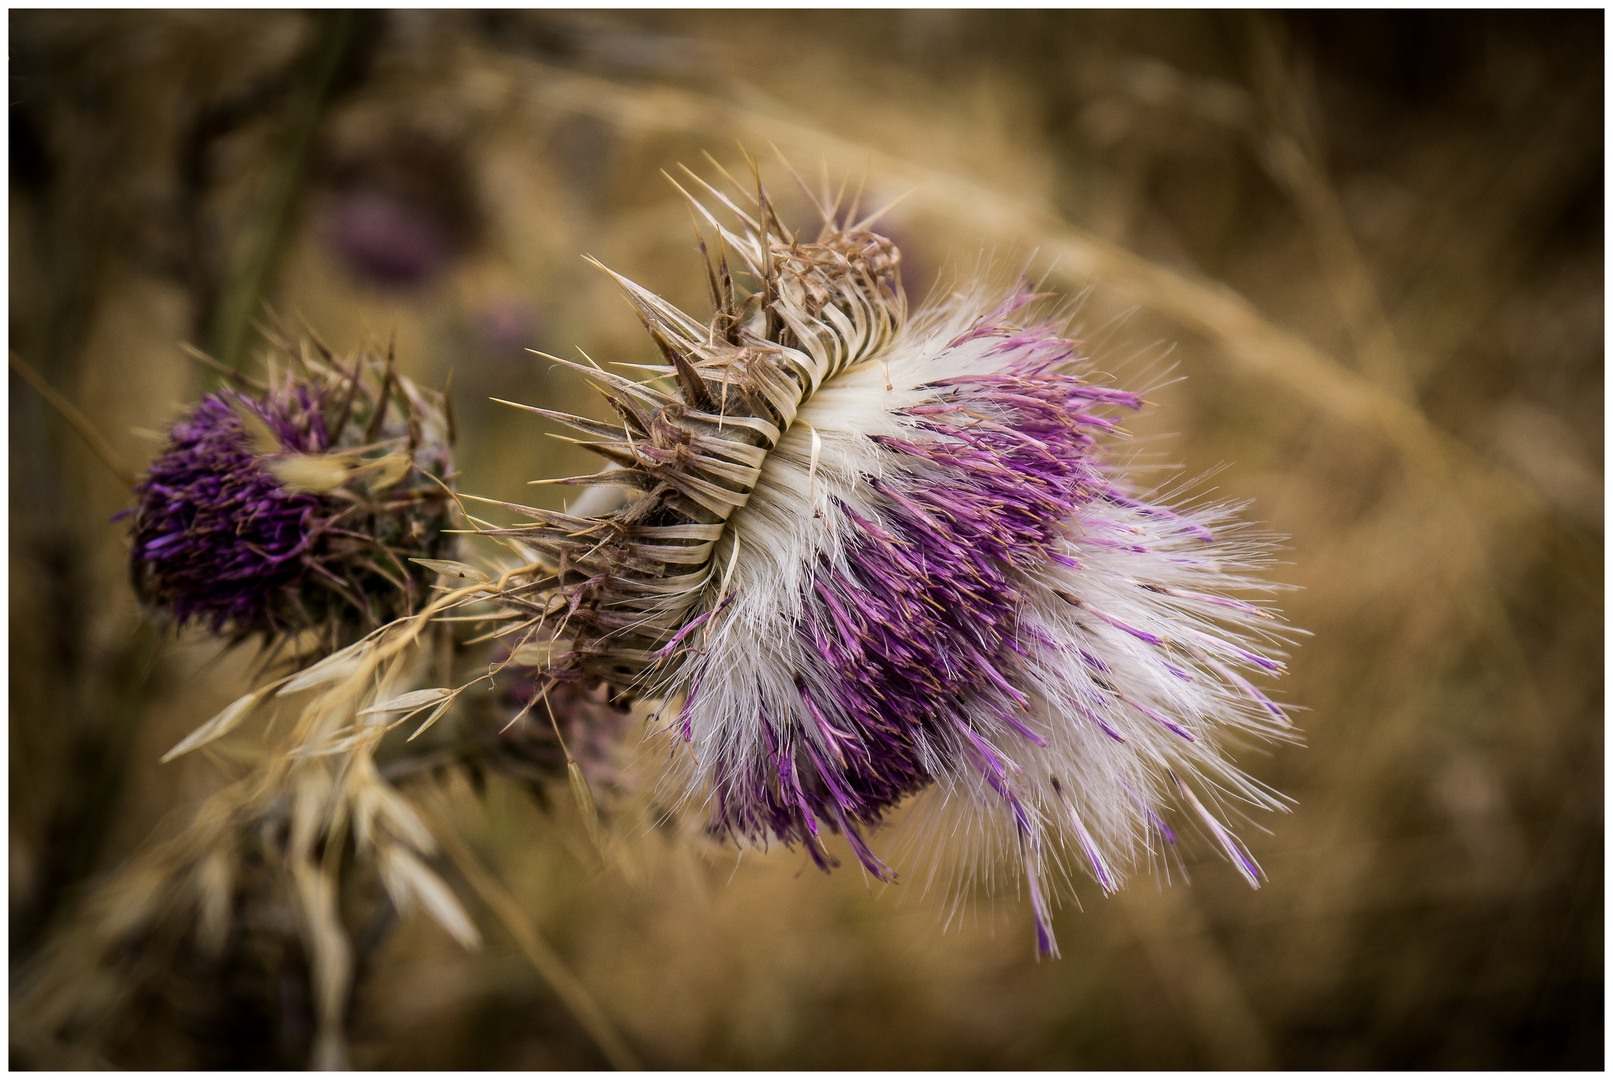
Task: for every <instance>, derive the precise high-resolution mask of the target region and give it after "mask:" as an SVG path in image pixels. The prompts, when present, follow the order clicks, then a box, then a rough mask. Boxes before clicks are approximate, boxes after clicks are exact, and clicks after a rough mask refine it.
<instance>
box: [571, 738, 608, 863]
mask: <svg viewBox="0 0 1613 1080" xmlns="http://www.w3.org/2000/svg"><path fill="white" fill-rule="evenodd" d="M566 776H567V777H568V778H569V779H570V781H571V797H572V798H573V799H574V800H576V803H577V812H578V813H579V814H581V815H582V825H583V829H584V830H585V831H586V832H587V833H588V840H589V842H590V843H592V844H593V845H594V850H595V851H597V852H599V853H600V855H601V856H603V855H604V854H605V841H604V837H603V836H602V835H601V834H600V831H599V810H598V808H597V807H595V805H594V791H593V789H592V788H590V787H589V786H588V778H587V777H585V776H583V774H582V766H581V765H578V764H577V761H576V759H575V758H573V757H571V756H570V755H567V757H566Z"/></svg>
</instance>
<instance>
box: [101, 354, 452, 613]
mask: <svg viewBox="0 0 1613 1080" xmlns="http://www.w3.org/2000/svg"><path fill="white" fill-rule="evenodd" d="M305 363H306V365H307V366H306V368H305V372H306V376H307V377H306V378H305V379H303V380H302V381H299V382H295V383H292V382H287V383H286V384H285V385H283V386H281V387H279V388H278V389H273V390H270V391H268V392H266V393H265V394H263V395H262V396H261V397H256V398H255V397H251V396H249V395H247V394H245V393H243V392H242V391H240V390H235V389H223V390H220V391H218V392H216V393H214V394H210V395H208V396H207V397H205V398H203V399H202V401H201V402H199V403H198V404H197V405H196V407H195V408H194V409H192V410H191V411H190V413H189V414H188V415H186V416H185V417H183V418H182V419H180V420H179V421H178V422H177V423H176V424H175V425H174V427H173V430H172V433H171V435H170V438H169V442H168V445H167V447H166V448H165V449H164V451H163V453H162V454H161V455H160V456H159V457H158V458H157V459H156V461H154V462H153V463H152V465H151V468H150V470H149V471H148V473H147V474H146V476H145V478H144V479H143V480H142V481H141V482H140V483H139V484H138V485H137V486H136V488H135V495H136V497H137V498H138V500H139V502H138V504H137V505H136V506H135V507H134V509H133V510H132V511H131V512H132V514H133V524H132V533H133V536H132V545H131V551H130V572H131V576H132V578H133V580H134V585H135V590H136V593H137V594H138V595H139V597H140V598H141V601H142V602H143V603H144V604H145V605H146V607H147V608H148V609H149V610H151V611H152V612H153V613H155V614H157V615H159V616H160V617H162V618H164V619H167V620H170V621H172V622H173V623H175V624H176V625H179V626H185V625H192V624H193V625H198V626H201V627H204V628H206V629H207V630H208V631H210V632H212V633H214V634H225V633H229V634H232V635H234V636H237V637H245V636H247V635H250V634H252V633H258V632H261V633H265V634H295V633H298V632H300V631H303V630H309V629H318V630H320V631H321V632H322V633H324V634H325V635H326V636H327V637H328V638H329V639H330V640H332V641H340V640H345V639H348V638H351V637H353V636H354V635H355V634H356V633H358V632H360V631H362V630H364V629H367V628H370V627H373V626H375V625H379V624H380V623H382V622H385V621H387V620H389V619H391V618H395V617H397V616H398V615H401V614H404V613H406V612H407V611H409V610H411V609H412V608H413V607H414V606H415V604H416V603H417V602H418V600H419V598H420V597H421V596H422V595H423V594H424V591H425V588H426V587H427V585H426V583H427V580H428V578H429V577H430V575H429V574H428V573H427V572H426V571H424V570H423V569H422V568H420V567H419V566H416V565H414V564H412V563H411V562H409V560H410V559H411V558H431V557H436V556H438V555H440V554H441V553H442V552H443V551H444V550H445V547H446V545H447V543H448V538H447V537H445V536H444V535H443V529H444V528H445V527H446V526H447V524H448V518H447V507H446V494H445V492H444V491H443V489H442V488H441V486H440V485H439V484H438V483H437V482H436V481H434V480H432V479H431V477H432V476H436V477H443V476H446V475H448V474H449V472H450V469H451V457H450V451H449V448H448V445H447V436H446V427H445V420H444V416H443V414H442V412H441V406H440V404H433V403H432V402H431V401H429V400H428V399H427V398H426V397H425V396H424V395H423V394H422V392H421V391H419V390H418V389H416V388H414V387H413V386H412V384H408V383H406V382H404V381H403V380H401V378H400V377H399V376H397V375H396V374H395V373H394V372H392V371H391V370H390V367H388V368H387V369H386V371H385V373H384V374H382V375H380V376H379V383H380V385H381V389H380V391H379V393H378V392H377V391H376V390H375V389H374V388H372V387H370V386H367V385H366V384H365V378H366V376H368V377H369V378H370V381H372V382H373V381H377V376H376V375H375V372H376V371H378V370H379V368H378V367H377V364H376V361H375V358H373V357H364V358H360V360H358V361H356V362H355V363H354V365H353V366H352V370H351V371H350V372H348V371H341V370H339V369H335V368H330V367H327V366H325V365H322V364H320V363H318V362H317V361H307V362H305ZM387 395H392V396H391V397H388V396H387ZM378 400H379V401H380V402H381V404H379V405H378V404H377V401H378ZM388 402H391V403H393V409H392V411H393V412H394V416H393V417H392V418H391V419H388V418H387V416H386V413H387V410H388V404H387V403H388ZM389 451H390V453H389ZM288 462H289V463H290V466H291V468H292V469H294V468H295V467H296V466H297V465H299V464H303V465H307V466H309V467H311V468H312V469H313V470H314V471H315V472H314V477H313V478H312V479H310V478H309V477H307V476H304V475H303V474H302V473H300V472H294V471H288V466H287V464H286V463H288Z"/></svg>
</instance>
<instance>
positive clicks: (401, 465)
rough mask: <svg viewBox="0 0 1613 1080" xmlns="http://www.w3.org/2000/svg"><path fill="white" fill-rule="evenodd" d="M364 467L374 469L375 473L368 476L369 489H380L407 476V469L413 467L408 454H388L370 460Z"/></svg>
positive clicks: (412, 461) (411, 459)
mask: <svg viewBox="0 0 1613 1080" xmlns="http://www.w3.org/2000/svg"><path fill="white" fill-rule="evenodd" d="M365 468H366V469H374V470H375V475H374V476H372V477H370V490H371V491H382V490H385V489H386V488H389V487H391V486H392V485H393V484H396V483H397V482H398V481H399V480H402V479H403V478H404V477H405V476H408V475H409V470H410V469H412V468H414V459H413V458H411V457H410V456H409V455H408V454H401V453H394V454H388V455H386V456H385V457H382V458H377V459H376V460H375V461H373V462H370V463H369V464H368V465H366V466H365Z"/></svg>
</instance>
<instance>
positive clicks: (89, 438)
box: [10, 353, 135, 490]
mask: <svg viewBox="0 0 1613 1080" xmlns="http://www.w3.org/2000/svg"><path fill="white" fill-rule="evenodd" d="M10 357H11V370H13V371H15V372H16V373H17V374H18V375H21V376H22V379H23V382H25V383H27V384H28V385H29V386H31V387H33V388H34V389H35V390H37V391H38V392H39V396H40V397H42V398H44V399H45V400H46V401H47V402H49V403H50V407H51V408H53V409H55V410H56V411H57V412H58V413H59V414H61V418H62V419H63V420H65V421H67V425H68V426H69V427H71V428H72V429H73V430H74V431H76V432H78V437H79V438H81V439H83V440H84V444H85V445H86V446H87V447H89V450H90V453H92V454H94V455H95V456H96V457H97V458H99V459H100V460H101V464H102V465H105V466H106V467H107V468H108V469H110V470H111V471H112V475H113V476H115V477H117V478H118V483H120V484H122V485H123V486H124V487H126V488H129V489H130V490H133V489H134V485H135V475H134V470H133V469H131V468H129V466H128V465H127V464H126V463H125V462H124V460H123V458H122V457H121V456H119V454H118V452H117V451H116V450H114V449H112V444H111V443H109V442H107V441H106V436H104V435H102V434H101V433H100V432H99V431H97V430H96V428H95V425H94V424H92V423H90V421H89V417H87V416H85V415H84V414H83V413H81V412H79V411H78V406H76V405H74V404H73V403H72V402H71V401H68V400H67V398H65V397H63V396H62V394H61V393H60V392H58V391H57V389H56V388H55V387H54V386H52V385H50V383H49V382H47V381H46V380H45V377H44V376H43V375H41V374H39V372H37V371H35V370H34V369H33V368H32V367H30V366H29V365H28V362H27V361H26V360H24V359H23V358H22V357H20V356H18V355H17V354H16V353H11V354H10Z"/></svg>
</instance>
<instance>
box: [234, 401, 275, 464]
mask: <svg viewBox="0 0 1613 1080" xmlns="http://www.w3.org/2000/svg"><path fill="white" fill-rule="evenodd" d="M230 408H231V409H233V410H235V415H236V416H238V417H239V418H240V420H241V426H243V427H245V428H246V434H247V438H248V439H249V440H250V441H251V443H252V452H253V453H254V454H278V453H280V452H281V451H282V450H284V449H285V448H284V447H283V446H281V445H280V436H278V435H276V434H275V433H274V429H273V428H271V427H270V426H269V422H268V421H267V420H265V419H264V418H263V417H261V416H259V415H258V411H257V410H256V409H254V408H252V406H250V405H248V404H247V403H246V402H244V401H242V400H240V399H239V398H234V397H232V398H231V399H230Z"/></svg>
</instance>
